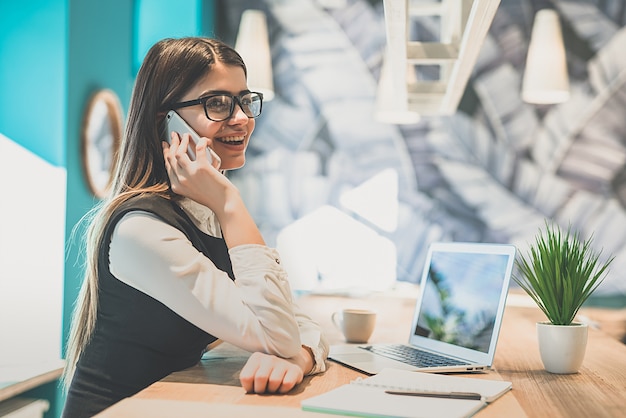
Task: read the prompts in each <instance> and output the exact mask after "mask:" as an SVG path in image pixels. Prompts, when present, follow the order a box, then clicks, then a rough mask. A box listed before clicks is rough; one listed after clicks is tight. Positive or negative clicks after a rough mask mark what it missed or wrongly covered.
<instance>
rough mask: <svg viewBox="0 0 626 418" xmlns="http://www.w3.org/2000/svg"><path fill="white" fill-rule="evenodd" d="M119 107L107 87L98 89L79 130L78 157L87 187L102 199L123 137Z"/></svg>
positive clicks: (115, 97)
mask: <svg viewBox="0 0 626 418" xmlns="http://www.w3.org/2000/svg"><path fill="white" fill-rule="evenodd" d="M122 125H123V119H122V106H121V104H120V101H119V98H118V97H117V95H116V94H115V93H114V92H113V91H111V90H108V89H103V90H99V91H97V92H96V93H95V94H93V95H92V96H91V98H90V99H89V101H88V102H87V107H86V108H85V113H84V115H83V125H82V132H81V158H82V162H83V171H84V174H85V179H86V181H87V185H88V186H89V189H90V190H91V192H92V193H93V194H94V196H96V197H98V198H103V197H104V196H105V195H106V193H107V190H108V188H109V186H110V184H111V179H112V174H113V167H114V163H115V158H116V155H117V151H118V149H119V146H120V142H121V139H122Z"/></svg>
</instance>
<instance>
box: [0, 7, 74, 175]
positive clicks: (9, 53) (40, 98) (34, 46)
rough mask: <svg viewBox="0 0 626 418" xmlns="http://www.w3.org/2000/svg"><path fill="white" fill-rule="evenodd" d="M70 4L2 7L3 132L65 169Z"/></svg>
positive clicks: (0, 125)
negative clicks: (67, 11) (68, 6)
mask: <svg viewBox="0 0 626 418" xmlns="http://www.w3.org/2000/svg"><path fill="white" fill-rule="evenodd" d="M67 2H68V0H29V1H26V2H14V1H4V0H3V1H1V2H0V110H2V111H1V112H0V132H1V133H3V134H4V135H6V136H7V137H9V138H12V139H13V140H15V141H16V142H18V143H19V144H21V145H22V146H23V147H25V148H27V149H29V150H30V151H32V152H34V153H35V154H37V155H39V156H40V157H42V158H43V159H45V160H46V161H48V162H50V163H51V164H53V165H56V166H64V165H65V145H64V141H63V137H64V134H65V123H64V122H65V115H66V113H67V112H66V107H65V103H66V102H65V99H66V96H65V91H66V85H67V71H66V70H67V52H66V48H65V45H66V42H67V13H66V10H67Z"/></svg>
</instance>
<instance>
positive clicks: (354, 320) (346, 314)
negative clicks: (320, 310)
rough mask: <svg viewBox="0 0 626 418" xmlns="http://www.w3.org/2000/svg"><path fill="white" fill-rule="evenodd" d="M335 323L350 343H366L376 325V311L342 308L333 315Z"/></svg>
mask: <svg viewBox="0 0 626 418" xmlns="http://www.w3.org/2000/svg"><path fill="white" fill-rule="evenodd" d="M331 319H332V321H333V324H335V326H336V327H337V328H338V329H339V330H340V331H341V332H342V333H343V335H344V337H345V338H346V341H347V342H349V343H366V342H367V341H368V340H369V338H370V336H371V335H372V332H374V326H375V325H376V312H374V311H370V310H367V309H342V310H341V311H337V312H334V313H333V314H332V316H331Z"/></svg>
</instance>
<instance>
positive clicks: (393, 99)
mask: <svg viewBox="0 0 626 418" xmlns="http://www.w3.org/2000/svg"><path fill="white" fill-rule="evenodd" d="M394 70H396V71H394ZM410 74H412V72H410V71H408V69H407V66H402V64H399V63H398V66H397V68H396V67H395V66H394V63H393V62H392V61H391V59H390V54H389V52H386V53H385V56H384V58H383V64H382V68H381V70H380V77H379V79H378V88H377V90H376V113H375V115H374V117H375V119H376V121H378V122H382V123H391V124H396V125H405V124H413V123H417V122H419V121H420V119H421V118H420V115H419V113H417V112H414V111H412V110H409V100H408V93H407V82H408V79H407V77H408V76H409V75H410Z"/></svg>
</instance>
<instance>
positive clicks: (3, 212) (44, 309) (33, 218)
mask: <svg viewBox="0 0 626 418" xmlns="http://www.w3.org/2000/svg"><path fill="white" fill-rule="evenodd" d="M0 156H1V157H2V163H0V179H1V180H0V181H1V184H2V188H1V191H0V366H6V365H19V364H22V363H24V364H26V363H29V362H32V361H33V360H36V361H38V362H41V361H47V360H55V359H59V358H61V335H62V316H63V272H64V259H63V258H64V242H65V195H66V170H65V168H62V167H55V166H52V165H51V164H49V163H47V162H46V161H44V160H43V159H41V158H40V157H38V156H37V155H35V154H33V153H31V152H30V151H28V150H27V149H25V148H22V147H21V146H20V145H18V144H16V143H15V142H13V141H11V140H10V139H9V138H7V137H6V136H4V135H2V134H0ZM1 380H2V379H1V378H0V381H1Z"/></svg>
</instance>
